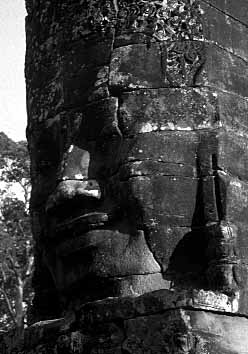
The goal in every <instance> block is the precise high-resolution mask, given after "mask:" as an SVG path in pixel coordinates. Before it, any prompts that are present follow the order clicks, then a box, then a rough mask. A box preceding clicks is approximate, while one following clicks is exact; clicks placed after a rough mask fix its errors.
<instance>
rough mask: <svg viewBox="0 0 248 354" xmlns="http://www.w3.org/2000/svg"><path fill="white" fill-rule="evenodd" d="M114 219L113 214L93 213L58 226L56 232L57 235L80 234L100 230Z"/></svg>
mask: <svg viewBox="0 0 248 354" xmlns="http://www.w3.org/2000/svg"><path fill="white" fill-rule="evenodd" d="M113 218H114V215H113V213H105V212H91V213H87V214H83V215H80V216H77V217H75V218H73V219H70V220H67V221H64V222H63V223H60V224H57V226H56V231H55V232H56V235H58V234H61V233H65V232H66V233H67V232H73V234H75V233H77V234H78V233H81V232H84V231H88V230H92V229H97V228H100V227H102V226H104V225H105V224H107V223H108V222H110V221H111V220H112V219H113Z"/></svg>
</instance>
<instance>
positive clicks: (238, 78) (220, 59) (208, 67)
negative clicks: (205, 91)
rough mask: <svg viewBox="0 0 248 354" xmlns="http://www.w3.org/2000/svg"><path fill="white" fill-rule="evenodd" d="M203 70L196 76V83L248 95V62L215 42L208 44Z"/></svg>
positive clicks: (244, 95)
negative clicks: (214, 43)
mask: <svg viewBox="0 0 248 354" xmlns="http://www.w3.org/2000/svg"><path fill="white" fill-rule="evenodd" d="M205 53H206V58H205V63H204V66H203V67H202V72H201V73H200V74H199V75H197V76H196V81H195V84H196V85H206V86H210V87H213V88H216V89H218V88H219V89H221V90H225V91H229V92H233V93H236V94H238V95H240V96H243V97H248V84H247V79H246V78H247V75H248V63H247V62H246V61H244V60H243V59H241V58H239V57H237V56H236V55H234V54H232V53H230V52H228V51H226V50H224V49H222V48H220V47H218V46H216V45H213V44H209V45H206V50H205Z"/></svg>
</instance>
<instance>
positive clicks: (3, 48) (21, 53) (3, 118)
mask: <svg viewBox="0 0 248 354" xmlns="http://www.w3.org/2000/svg"><path fill="white" fill-rule="evenodd" d="M25 16H26V10H25V0H0V53H1V55H0V131H3V132H4V133H5V134H7V135H8V136H9V137H10V138H11V139H13V140H15V141H19V140H24V139H25V129H26V121H27V115H26V98H25V95H26V93H25V80H24V60H25Z"/></svg>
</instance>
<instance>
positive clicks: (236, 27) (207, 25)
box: [200, 1, 248, 60]
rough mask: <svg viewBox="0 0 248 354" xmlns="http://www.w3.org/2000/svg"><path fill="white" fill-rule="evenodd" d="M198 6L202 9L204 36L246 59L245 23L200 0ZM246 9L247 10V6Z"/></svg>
mask: <svg viewBox="0 0 248 354" xmlns="http://www.w3.org/2000/svg"><path fill="white" fill-rule="evenodd" d="M213 2H214V1H213ZM229 3H230V2H229ZM226 5H227V3H226ZM226 5H224V6H226ZM200 6H201V9H202V11H203V15H202V24H203V34H204V37H205V38H206V39H207V40H209V41H213V42H214V43H217V44H218V45H219V46H220V47H224V48H225V49H226V50H227V51H230V52H233V53H234V54H235V55H237V56H239V57H241V58H243V59H244V60H247V59H248V28H247V25H245V23H242V22H240V21H238V20H237V19H235V18H234V17H233V16H228V15H227V14H225V13H223V12H222V11H220V10H219V9H217V8H215V7H213V6H211V5H209V4H208V3H204V2H203V1H202V2H201V5H200ZM238 6H239V5H237V7H238ZM235 10H236V8H235ZM246 11H248V7H247V10H246Z"/></svg>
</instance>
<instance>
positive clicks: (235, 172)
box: [216, 130, 248, 180]
mask: <svg viewBox="0 0 248 354" xmlns="http://www.w3.org/2000/svg"><path fill="white" fill-rule="evenodd" d="M217 141H218V153H217V155H216V158H217V163H218V167H219V168H220V169H222V170H224V171H226V172H228V173H230V174H231V175H232V176H236V177H238V178H240V179H241V180H247V178H248V176H247V170H248V142H247V137H245V136H242V135H240V134H236V133H235V132H233V131H231V130H227V131H224V130H223V131H221V132H220V133H219V134H218V137H217Z"/></svg>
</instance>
